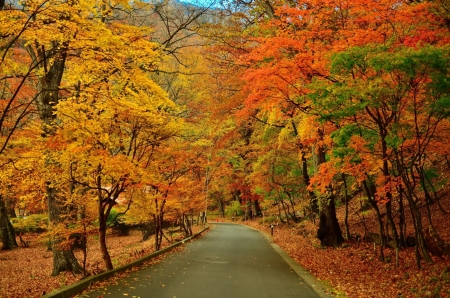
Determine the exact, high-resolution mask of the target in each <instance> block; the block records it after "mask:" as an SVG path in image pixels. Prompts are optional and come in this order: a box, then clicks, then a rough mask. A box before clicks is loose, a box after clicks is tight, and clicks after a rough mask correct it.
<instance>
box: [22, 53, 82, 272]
mask: <svg viewBox="0 0 450 298" xmlns="http://www.w3.org/2000/svg"><path fill="white" fill-rule="evenodd" d="M58 50H59V53H58V54H56V56H54V57H53V61H50V59H48V58H49V57H48V53H47V55H46V53H45V48H44V46H42V48H39V49H37V52H35V51H34V50H33V49H31V47H30V48H29V52H30V54H31V55H34V56H35V58H36V56H39V58H38V59H40V60H42V61H45V62H44V65H49V64H50V63H51V66H50V67H49V68H48V69H47V67H44V68H43V69H42V70H43V71H44V75H43V77H41V78H40V80H39V84H38V89H39V92H40V94H39V96H38V98H37V107H38V111H39V116H40V118H41V120H42V122H43V123H44V135H43V136H44V137H48V136H50V135H51V134H52V133H53V130H54V125H53V124H54V123H53V122H54V120H55V117H56V116H55V115H54V113H53V112H54V111H55V106H56V105H57V104H58V102H59V86H60V83H61V80H62V77H63V73H64V67H65V63H66V57H67V45H61V46H60V47H58V48H57V49H56V51H58ZM48 184H51V181H49V182H48ZM56 192H57V190H56V189H55V188H53V187H50V186H47V200H48V213H49V223H50V226H56V225H58V224H60V223H61V221H62V218H63V210H64V202H62V201H61V200H60V199H59V198H57V193H56ZM61 241H62V240H61V237H60V236H58V235H55V236H53V238H52V240H51V244H52V251H53V271H52V275H58V274H59V273H61V272H63V271H71V272H73V273H82V272H83V268H82V267H81V266H80V264H79V263H78V261H77V259H76V258H75V255H74V254H73V251H72V250H61V249H60V248H59V247H58V246H59V244H60V242H61Z"/></svg>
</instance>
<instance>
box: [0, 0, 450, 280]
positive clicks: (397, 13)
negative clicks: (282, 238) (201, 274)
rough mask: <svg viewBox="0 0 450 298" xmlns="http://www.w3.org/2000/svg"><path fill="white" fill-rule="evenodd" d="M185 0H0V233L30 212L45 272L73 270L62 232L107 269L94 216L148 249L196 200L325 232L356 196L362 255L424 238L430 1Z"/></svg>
mask: <svg viewBox="0 0 450 298" xmlns="http://www.w3.org/2000/svg"><path fill="white" fill-rule="evenodd" d="M194 2H195V1H194ZM200 2H201V1H199V2H198V3H197V4H187V3H183V2H178V1H142V2H140V1H132V2H128V1H120V0H118V1H103V0H101V1H97V0H96V1H92V0H70V1H62V0H25V1H13V0H0V84H1V85H0V111H1V113H0V166H1V167H0V229H1V237H2V238H1V242H2V245H3V246H2V247H3V249H4V250H10V249H15V248H16V247H18V246H19V245H18V244H20V243H18V241H17V239H16V234H17V232H18V231H16V229H17V230H20V228H19V227H21V225H22V227H23V223H22V221H21V220H22V218H23V217H27V216H31V217H32V216H35V217H38V216H40V217H43V218H44V219H43V222H45V223H47V222H48V225H47V224H44V226H43V227H42V231H45V232H46V233H47V234H46V237H48V239H51V240H50V243H49V244H48V245H49V246H50V247H51V248H52V253H53V274H54V275H57V274H59V273H60V272H63V271H72V272H74V273H79V274H88V272H86V268H85V267H84V266H83V265H82V264H81V262H80V261H79V260H78V259H77V258H76V257H75V255H74V253H73V248H74V245H75V244H76V242H80V239H81V240H83V239H84V241H86V239H89V241H94V240H90V239H91V238H92V237H91V238H89V236H91V235H93V234H96V235H97V238H96V239H98V243H99V244H98V245H99V246H100V247H101V251H102V256H103V261H104V267H105V269H112V268H113V267H114V266H113V263H112V261H111V257H110V255H109V252H108V248H107V239H108V235H109V233H110V230H111V228H113V229H118V230H120V229H125V230H126V229H140V230H141V231H142V237H143V240H147V239H149V238H150V237H153V238H152V239H153V240H152V241H153V242H152V245H153V246H154V248H155V249H156V250H158V249H160V248H161V243H162V241H163V239H164V238H166V237H167V235H166V231H165V229H166V228H167V227H169V226H175V225H176V226H179V227H180V230H181V231H183V233H184V234H185V235H186V236H189V235H191V234H192V229H191V225H192V224H193V223H194V222H198V221H200V222H202V221H205V220H206V216H205V214H208V213H210V212H216V213H217V215H218V216H222V217H224V216H226V215H227V216H228V217H233V218H238V217H239V218H243V219H251V218H264V220H265V219H266V218H269V219H271V220H277V221H279V222H283V223H288V224H291V223H298V222H300V221H302V220H310V221H313V222H314V223H315V224H316V225H317V234H316V237H317V238H318V239H319V240H320V244H321V245H322V246H326V247H339V246H341V245H342V244H343V243H344V242H345V241H350V240H351V238H352V234H353V232H352V231H351V230H350V228H349V225H348V222H347V218H348V214H349V212H348V205H349V204H350V203H351V202H356V201H357V202H358V204H359V207H360V209H359V210H358V211H357V213H355V214H357V216H359V217H360V218H365V216H367V214H368V213H371V214H372V216H373V218H374V219H375V220H376V222H377V230H376V231H375V232H376V234H377V235H378V237H379V238H378V240H379V244H380V245H378V249H379V257H380V260H382V261H384V248H385V247H390V248H392V249H393V250H395V251H396V253H397V262H398V256H399V254H401V250H402V249H403V248H406V247H408V246H410V245H411V244H410V243H408V238H410V240H411V239H413V243H412V245H413V246H414V247H415V252H416V257H417V266H418V267H420V266H421V263H423V262H427V263H431V262H433V258H432V255H433V254H436V253H437V254H440V255H441V256H442V254H443V252H444V251H445V249H446V248H448V244H446V243H445V242H446V241H449V240H450V239H442V237H441V236H440V231H439V230H438V229H436V226H435V224H436V223H435V222H434V221H433V218H434V214H433V212H435V211H432V210H431V209H430V206H439V209H441V211H439V212H445V210H444V208H443V207H442V206H441V201H442V199H443V198H445V197H446V196H448V193H449V191H450V189H449V186H448V180H449V179H450V176H449V173H450V161H449V155H450V143H449V142H448V140H449V139H450V121H449V120H450V79H449V73H447V71H449V70H450V61H449V59H450V39H449V38H450V31H449V30H450V13H449V12H450V2H449V1H447V0H439V1H396V0H379V1H373V0H354V1H338V0H308V1H295V0H255V1H240V0H236V1H221V2H219V1H216V2H213V1H210V2H208V1H202V2H201V3H200ZM338 208H342V209H345V214H346V215H345V219H344V221H343V222H340V221H338V218H337V216H336V210H337V209H338ZM200 214H201V215H200ZM407 222H410V223H412V225H411V226H412V227H413V229H412V230H408V231H407V229H406V223H407ZM22 230H23V229H22ZM20 231H21V230H20ZM42 231H41V232H42ZM430 235H432V238H433V239H434V242H433V243H434V244H435V246H433V247H432V246H431V245H430V244H429V243H428V244H427V242H428V240H427V239H429V238H430ZM81 242H82V241H81ZM409 242H411V241H409ZM448 253H450V252H448Z"/></svg>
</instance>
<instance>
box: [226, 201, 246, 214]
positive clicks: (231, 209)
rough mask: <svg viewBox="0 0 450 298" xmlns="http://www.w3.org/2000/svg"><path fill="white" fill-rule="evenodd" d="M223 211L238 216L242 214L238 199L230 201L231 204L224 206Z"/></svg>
mask: <svg viewBox="0 0 450 298" xmlns="http://www.w3.org/2000/svg"><path fill="white" fill-rule="evenodd" d="M225 213H226V214H227V215H229V216H240V215H243V214H244V213H243V212H242V208H241V203H239V201H232V202H231V204H230V205H229V206H227V207H226V208H225Z"/></svg>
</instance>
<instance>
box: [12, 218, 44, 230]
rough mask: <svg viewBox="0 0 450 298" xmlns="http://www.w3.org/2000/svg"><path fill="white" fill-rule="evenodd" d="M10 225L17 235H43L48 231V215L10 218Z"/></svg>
mask: <svg viewBox="0 0 450 298" xmlns="http://www.w3.org/2000/svg"><path fill="white" fill-rule="evenodd" d="M11 223H12V225H13V226H14V229H16V232H18V233H43V232H46V231H47V229H48V215H47V214H32V215H29V216H26V217H21V218H20V217H17V218H12V219H11Z"/></svg>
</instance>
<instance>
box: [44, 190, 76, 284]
mask: <svg viewBox="0 0 450 298" xmlns="http://www.w3.org/2000/svg"><path fill="white" fill-rule="evenodd" d="M56 193H57V191H56V190H55V189H54V188H52V187H50V186H47V200H48V220H49V223H50V225H51V226H56V225H58V224H61V223H62V218H63V216H62V215H63V212H62V210H63V208H64V202H62V201H61V200H60V199H58V198H57V197H56ZM62 240H63V239H62V238H61V237H60V236H58V235H54V236H53V237H52V240H51V244H52V256H53V270H52V275H58V274H59V273H61V272H64V271H70V272H73V273H75V274H78V273H83V268H82V267H81V265H80V264H79V263H78V260H77V259H76V258H75V255H74V254H73V250H71V249H62V248H60V247H59V244H60V243H61V242H62Z"/></svg>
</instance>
